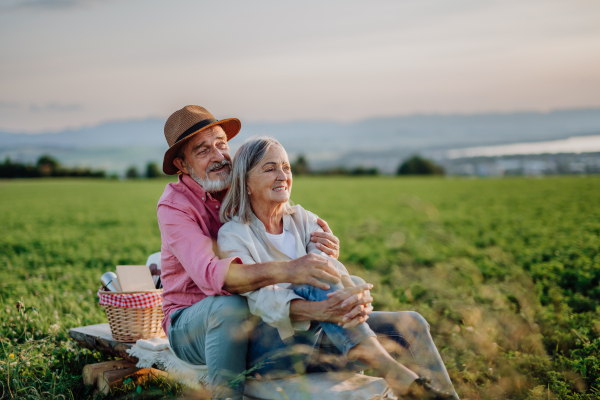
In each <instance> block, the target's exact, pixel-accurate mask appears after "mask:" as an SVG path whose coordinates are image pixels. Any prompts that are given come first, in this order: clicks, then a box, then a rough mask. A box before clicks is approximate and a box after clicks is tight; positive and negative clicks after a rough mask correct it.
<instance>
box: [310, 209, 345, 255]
mask: <svg viewBox="0 0 600 400" xmlns="http://www.w3.org/2000/svg"><path fill="white" fill-rule="evenodd" d="M317 224H319V226H321V228H323V230H324V231H325V232H313V233H312V234H311V237H310V240H311V241H312V242H315V243H316V244H315V246H317V248H318V249H319V250H321V251H322V252H323V253H325V254H327V255H328V256H329V257H333V258H335V259H336V260H337V258H338V257H339V256H340V240H339V239H338V238H337V237H335V236H334V235H333V233H332V232H331V229H329V225H327V222H325V221H324V220H322V219H321V218H317Z"/></svg>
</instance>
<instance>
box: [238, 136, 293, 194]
mask: <svg viewBox="0 0 600 400" xmlns="http://www.w3.org/2000/svg"><path fill="white" fill-rule="evenodd" d="M248 191H249V192H250V201H251V203H252V204H253V206H254V204H262V205H272V206H276V205H279V204H283V203H285V202H287V201H288V200H289V199H290V194H291V193H292V170H291V168H290V162H289V160H288V156H287V153H286V152H285V150H284V149H283V147H281V146H278V145H272V146H271V147H270V148H269V149H268V150H267V152H266V153H265V156H264V157H263V159H262V160H261V161H260V162H259V163H258V165H257V166H256V167H254V168H253V169H252V171H250V174H249V176H248Z"/></svg>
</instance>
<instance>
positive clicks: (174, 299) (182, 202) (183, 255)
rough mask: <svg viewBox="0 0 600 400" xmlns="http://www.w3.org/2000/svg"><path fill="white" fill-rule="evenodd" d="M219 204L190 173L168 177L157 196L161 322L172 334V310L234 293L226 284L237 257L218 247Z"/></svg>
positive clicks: (219, 226)
mask: <svg viewBox="0 0 600 400" xmlns="http://www.w3.org/2000/svg"><path fill="white" fill-rule="evenodd" d="M220 207H221V204H220V203H219V202H218V201H217V200H215V199H213V198H212V197H211V195H210V194H209V193H208V192H206V191H204V189H203V188H202V186H200V185H198V183H196V181H194V180H193V179H192V178H191V177H190V176H189V175H186V174H181V175H180V176H179V180H178V182H177V183H169V184H168V185H167V187H166V188H165V191H164V193H163V195H162V197H161V198H160V200H159V201H158V208H157V214H158V226H159V227H160V235H161V239H162V247H161V281H162V283H163V312H164V314H165V317H164V319H163V322H162V327H163V329H164V331H165V332H166V333H167V334H168V331H167V330H168V327H169V323H170V322H171V317H170V315H171V313H172V312H173V311H175V310H178V309H180V308H184V307H189V306H191V305H194V304H196V303H197V302H199V301H200V300H202V299H204V298H206V297H207V296H214V295H223V296H229V295H230V294H231V293H229V292H227V291H225V290H223V285H224V283H225V277H226V276H227V271H228V270H229V264H231V261H232V260H234V259H237V260H238V261H239V262H240V263H241V260H240V259H239V258H237V257H231V258H225V259H223V260H220V259H219V257H217V255H216V254H215V252H214V249H215V248H216V240H217V235H218V232H219V228H221V225H222V224H221V221H220V220H219V208H220Z"/></svg>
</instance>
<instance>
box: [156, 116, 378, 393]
mask: <svg viewBox="0 0 600 400" xmlns="http://www.w3.org/2000/svg"><path fill="white" fill-rule="evenodd" d="M240 129H241V123H240V121H239V120H238V119H236V118H229V119H224V120H217V119H216V118H215V117H214V116H213V115H212V114H211V113H210V112H208V111H207V110H206V109H205V108H203V107H200V106H193V105H192V106H186V107H184V108H182V109H180V110H178V111H176V112H175V113H173V114H172V115H171V116H170V117H169V118H168V120H167V122H166V124H165V138H166V139H167V143H168V145H169V149H168V150H167V152H166V153H165V157H164V162H163V171H164V173H165V174H167V175H174V174H177V173H179V179H178V181H177V182H176V183H169V184H168V185H167V187H166V188H165V191H164V193H163V195H162V197H161V198H160V200H159V202H158V207H157V214H158V224H159V227H160V232H161V239H162V247H161V269H162V273H161V280H162V283H163V290H164V292H163V310H164V314H165V317H164V319H163V323H162V326H163V329H164V331H165V332H166V333H167V335H168V337H169V342H170V344H171V347H172V349H173V352H174V353H175V355H176V356H177V357H179V358H180V359H182V360H184V361H186V362H188V363H191V364H206V365H207V367H208V384H209V387H210V388H211V389H212V390H213V391H214V393H213V394H214V395H215V397H230V398H234V399H236V398H237V399H239V398H241V397H242V393H243V391H244V384H243V382H242V383H241V384H239V385H237V386H235V387H234V388H233V389H227V388H226V387H227V383H228V381H230V380H231V379H233V378H235V377H236V376H238V375H239V374H240V373H242V372H243V371H244V370H245V369H246V354H247V347H248V323H247V317H248V307H247V304H246V299H245V298H243V297H241V296H237V295H235V294H236V293H245V292H248V291H251V290H256V289H260V288H261V287H265V286H269V285H273V284H276V283H286V282H288V283H296V284H310V285H313V286H317V287H320V288H322V289H325V290H327V289H329V285H328V284H327V283H326V282H331V283H338V282H339V277H340V276H339V273H338V271H337V269H336V268H335V267H334V266H333V265H332V264H331V263H330V262H329V261H327V259H325V258H324V257H320V256H318V255H315V254H308V255H306V256H304V257H301V258H298V259H296V260H291V261H288V262H266V263H261V264H253V265H243V264H242V262H241V260H240V259H239V258H224V259H219V257H218V256H217V255H216V254H215V249H216V246H215V242H216V239H217V235H218V231H219V228H220V227H221V222H220V219H219V208H220V202H221V201H222V199H223V198H224V196H225V194H226V193H227V190H228V188H229V185H230V182H231V155H230V152H229V145H228V141H229V140H231V139H232V138H233V137H234V136H236V135H237V134H238V132H239V131H240ZM319 224H320V225H321V226H322V228H323V230H324V231H325V232H322V233H315V234H314V236H313V238H312V239H311V240H312V241H314V242H316V243H317V244H316V245H317V246H318V247H320V248H321V250H323V251H324V252H325V253H327V254H329V255H331V256H332V257H335V258H337V256H338V254H339V241H338V239H337V238H336V237H335V236H334V235H333V234H332V233H331V230H330V229H329V227H328V226H327V223H326V222H325V221H322V220H320V221H319ZM366 289H367V286H366V285H359V286H357V287H356V288H349V289H343V290H340V291H338V292H336V295H335V296H333V297H331V298H330V299H328V300H325V301H322V302H309V301H306V300H301V299H295V300H293V307H291V308H290V309H291V311H290V315H289V317H290V318H293V317H294V314H297V315H306V314H309V313H315V312H316V311H318V312H322V313H331V314H335V315H340V316H345V322H346V325H347V326H355V325H356V324H358V323H361V322H364V321H366V319H367V314H369V313H370V311H371V310H372V308H371V307H369V306H367V304H368V303H370V302H371V301H372V298H371V297H370V296H369V295H368V292H367V291H366ZM288 307H289V305H288Z"/></svg>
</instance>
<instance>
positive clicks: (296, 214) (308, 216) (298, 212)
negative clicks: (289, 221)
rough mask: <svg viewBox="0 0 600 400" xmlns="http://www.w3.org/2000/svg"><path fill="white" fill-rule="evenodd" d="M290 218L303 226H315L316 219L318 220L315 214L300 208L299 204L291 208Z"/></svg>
mask: <svg viewBox="0 0 600 400" xmlns="http://www.w3.org/2000/svg"><path fill="white" fill-rule="evenodd" d="M291 209H292V213H291V216H292V218H293V219H295V220H296V221H298V222H301V223H302V224H303V225H310V224H316V223H317V218H319V217H318V216H317V215H316V214H315V213H312V212H310V211H308V210H306V209H305V208H304V207H302V206H301V205H300V204H295V205H293V206H292V208H291Z"/></svg>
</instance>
